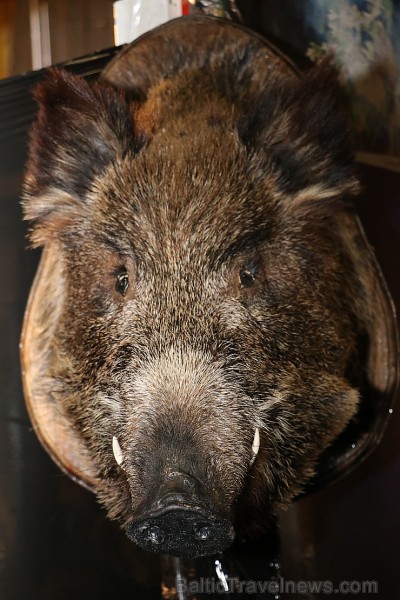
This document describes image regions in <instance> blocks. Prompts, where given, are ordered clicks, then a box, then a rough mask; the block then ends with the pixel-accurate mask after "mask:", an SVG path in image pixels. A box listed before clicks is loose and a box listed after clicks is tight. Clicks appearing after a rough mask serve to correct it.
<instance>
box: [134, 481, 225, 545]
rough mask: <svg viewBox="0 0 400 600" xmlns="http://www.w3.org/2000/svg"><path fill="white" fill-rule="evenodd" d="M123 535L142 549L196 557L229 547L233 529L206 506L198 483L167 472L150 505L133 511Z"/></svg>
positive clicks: (202, 487) (147, 504)
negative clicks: (129, 523)
mask: <svg viewBox="0 0 400 600" xmlns="http://www.w3.org/2000/svg"><path fill="white" fill-rule="evenodd" d="M127 534H128V537H129V538H131V539H132V540H133V541H134V542H136V543H137V544H138V545H139V546H141V547H142V548H144V549H145V550H150V551H155V552H165V553H168V554H172V555H177V556H187V557H197V556H204V555H209V554H213V553H216V552H221V551H222V550H224V549H225V548H227V547H228V546H230V545H231V543H232V541H233V538H234V529H233V526H232V525H231V523H230V522H229V520H228V519H225V518H223V517H222V516H221V515H219V514H217V513H216V512H215V511H213V509H212V508H211V507H210V506H208V505H207V503H206V501H205V495H204V486H203V485H202V484H201V482H200V481H198V480H197V479H196V478H195V477H193V476H191V475H188V474H186V473H179V472H171V473H168V475H167V477H166V479H165V481H164V482H163V484H162V485H161V486H160V487H159V488H158V489H157V491H156V494H155V497H154V498H151V499H150V504H149V502H146V503H145V504H144V505H142V506H141V507H140V509H139V510H138V511H137V512H136V514H135V520H134V522H133V523H132V524H131V525H130V526H129V528H128V530H127Z"/></svg>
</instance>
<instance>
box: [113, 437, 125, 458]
mask: <svg viewBox="0 0 400 600" xmlns="http://www.w3.org/2000/svg"><path fill="white" fill-rule="evenodd" d="M112 447H113V452H114V457H115V460H116V461H117V463H118V464H119V465H120V464H121V463H122V462H123V460H124V455H123V454H122V450H121V446H120V445H119V442H118V440H117V438H116V437H115V435H114V436H113V440H112Z"/></svg>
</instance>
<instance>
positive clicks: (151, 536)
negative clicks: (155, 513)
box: [143, 525, 165, 546]
mask: <svg viewBox="0 0 400 600" xmlns="http://www.w3.org/2000/svg"><path fill="white" fill-rule="evenodd" d="M143 533H144V537H145V538H146V539H147V541H148V542H150V543H151V544H154V545H156V546H157V545H159V544H162V543H163V541H164V537H165V536H164V534H163V532H162V530H161V529H160V527H157V525H153V526H152V527H147V528H146V529H145V530H144V532H143Z"/></svg>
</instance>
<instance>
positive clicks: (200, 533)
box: [194, 523, 213, 542]
mask: <svg viewBox="0 0 400 600" xmlns="http://www.w3.org/2000/svg"><path fill="white" fill-rule="evenodd" d="M194 536H195V538H196V539H197V540H199V541H201V542H206V541H208V540H210V539H212V537H213V530H212V527H211V526H210V525H207V524H204V523H200V524H199V523H196V524H195V526H194Z"/></svg>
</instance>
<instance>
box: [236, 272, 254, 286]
mask: <svg viewBox="0 0 400 600" xmlns="http://www.w3.org/2000/svg"><path fill="white" fill-rule="evenodd" d="M239 278H240V287H242V288H248V287H251V286H252V285H254V273H252V272H251V271H249V270H248V269H242V270H241V271H240V273H239Z"/></svg>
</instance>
